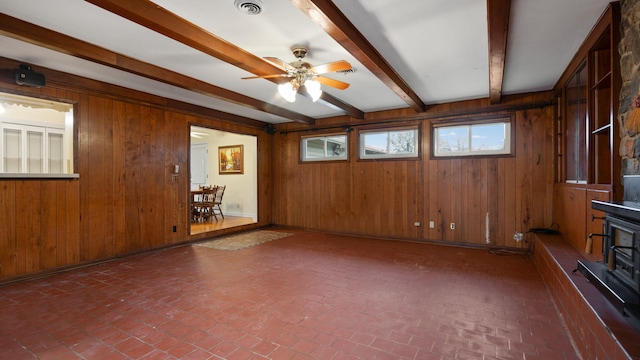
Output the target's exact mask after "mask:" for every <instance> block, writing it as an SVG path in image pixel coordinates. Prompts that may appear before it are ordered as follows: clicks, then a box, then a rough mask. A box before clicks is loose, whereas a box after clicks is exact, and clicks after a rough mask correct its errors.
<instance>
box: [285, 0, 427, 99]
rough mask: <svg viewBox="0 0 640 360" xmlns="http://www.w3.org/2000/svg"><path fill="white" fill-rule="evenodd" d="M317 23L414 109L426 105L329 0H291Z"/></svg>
mask: <svg viewBox="0 0 640 360" xmlns="http://www.w3.org/2000/svg"><path fill="white" fill-rule="evenodd" d="M291 2H292V3H293V4H294V5H295V6H297V7H298V8H299V9H300V10H301V11H303V12H304V13H305V14H307V16H309V18H311V19H312V20H313V21H314V22H315V23H316V24H318V26H320V27H321V28H322V29H324V31H325V32H327V34H329V35H330V36H331V37H332V38H333V39H334V40H336V41H337V42H338V43H339V44H340V45H342V47H344V48H345V49H346V50H347V51H349V53H351V55H353V56H354V57H355V58H356V59H358V61H360V62H361V63H362V64H363V65H364V66H366V67H367V69H369V70H370V71H371V72H372V73H374V74H375V75H376V76H377V77H378V78H379V79H380V80H382V82H383V83H384V84H385V85H387V86H388V87H389V88H390V89H391V90H393V92H394V93H396V94H397V95H398V96H399V97H400V98H401V99H402V100H404V101H405V102H406V103H407V104H408V105H409V106H410V107H411V108H412V109H413V110H415V111H416V112H424V111H425V110H426V105H425V104H424V103H423V102H422V100H421V99H420V97H419V96H418V94H416V93H415V91H413V89H411V88H410V87H409V85H408V84H407V83H406V82H405V81H404V80H403V79H402V78H401V77H400V75H398V73H396V71H395V70H394V69H393V68H392V67H391V65H389V63H387V61H386V60H385V59H384V58H383V57H382V56H381V55H380V54H379V53H378V51H377V50H376V49H375V48H374V47H373V45H371V43H369V41H368V40H367V39H366V38H365V37H364V35H362V33H360V31H358V29H357V28H356V27H355V26H354V25H353V24H352V23H351V22H350V21H349V20H348V19H347V17H346V16H345V15H344V14H343V13H342V12H341V11H340V10H339V9H338V8H337V7H336V6H335V4H333V2H331V1H330V0H292V1H291Z"/></svg>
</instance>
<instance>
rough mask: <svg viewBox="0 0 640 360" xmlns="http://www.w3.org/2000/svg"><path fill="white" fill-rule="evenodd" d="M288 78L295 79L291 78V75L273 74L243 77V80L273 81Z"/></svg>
mask: <svg viewBox="0 0 640 360" xmlns="http://www.w3.org/2000/svg"><path fill="white" fill-rule="evenodd" d="M287 77H293V76H290V75H289V74H271V75H261V76H247V77H243V78H242V80H247V79H273V78H287Z"/></svg>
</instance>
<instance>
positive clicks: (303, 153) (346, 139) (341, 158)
mask: <svg viewBox="0 0 640 360" xmlns="http://www.w3.org/2000/svg"><path fill="white" fill-rule="evenodd" d="M338 136H343V137H344V146H345V151H344V155H340V156H327V146H326V144H327V138H330V137H338ZM314 139H315V140H318V139H321V140H323V141H324V157H319V158H307V146H306V145H307V141H309V140H314ZM348 159H349V136H348V134H344V133H337V134H335V133H334V134H324V135H314V136H304V137H302V138H300V160H301V161H302V162H314V161H345V160H348Z"/></svg>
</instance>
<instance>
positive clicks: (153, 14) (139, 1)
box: [85, 0, 364, 119]
mask: <svg viewBox="0 0 640 360" xmlns="http://www.w3.org/2000/svg"><path fill="white" fill-rule="evenodd" d="M85 1H87V2H89V3H91V4H94V5H96V6H98V7H100V8H102V9H104V10H107V11H110V12H112V13H114V14H116V15H119V16H121V17H123V18H125V19H128V20H130V21H133V22H135V23H136V24H138V25H141V26H144V27H146V28H148V29H150V30H153V31H155V32H157V33H160V34H162V35H165V36H167V37H169V38H171V39H173V40H175V41H178V42H180V43H182V44H185V45H187V46H189V47H192V48H194V49H197V50H199V51H201V52H203V53H205V54H208V55H211V56H213V57H215V58H217V59H220V60H222V61H224V62H226V63H229V64H231V65H233V66H236V67H238V68H240V69H243V70H246V71H248V72H250V73H252V74H255V75H257V76H264V75H271V74H284V73H285V72H284V71H283V70H282V69H280V68H278V67H276V66H275V65H273V64H271V63H270V62H268V61H266V60H264V59H262V58H260V57H258V56H255V55H253V54H251V53H249V52H247V51H245V50H244V49H241V48H239V47H237V46H235V45H233V44H231V43H230V42H228V41H226V40H224V39H221V38H219V37H217V36H215V35H214V34H212V33H210V32H208V31H206V30H205V29H203V28H201V27H199V26H196V25H195V24H193V23H191V22H189V21H187V20H185V19H184V18H181V17H179V16H177V15H176V14H174V13H172V12H170V11H168V10H166V9H164V8H162V7H160V6H158V5H156V4H154V3H153V2H151V1H149V0H127V1H120V0H85ZM267 80H269V81H272V82H274V83H281V82H282V79H280V78H274V79H267ZM320 101H321V102H322V103H328V104H332V105H334V107H335V106H337V107H338V108H339V109H340V110H342V111H344V112H345V113H347V115H350V116H353V117H356V118H360V119H361V118H363V117H364V112H363V111H361V110H358V109H356V108H354V107H353V106H351V105H348V104H345V103H343V102H342V101H340V100H339V99H336V98H334V97H333V96H332V95H330V94H328V93H323V95H322V98H321V100H320Z"/></svg>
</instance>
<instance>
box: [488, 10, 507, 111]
mask: <svg viewBox="0 0 640 360" xmlns="http://www.w3.org/2000/svg"><path fill="white" fill-rule="evenodd" d="M510 13H511V0H487V27H488V32H489V101H490V103H491V104H498V103H500V99H501V97H502V82H503V79H504V64H505V59H506V55H507V37H508V34H509V14H510Z"/></svg>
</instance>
